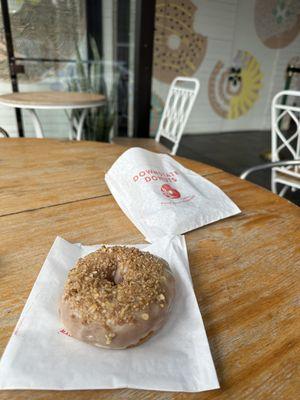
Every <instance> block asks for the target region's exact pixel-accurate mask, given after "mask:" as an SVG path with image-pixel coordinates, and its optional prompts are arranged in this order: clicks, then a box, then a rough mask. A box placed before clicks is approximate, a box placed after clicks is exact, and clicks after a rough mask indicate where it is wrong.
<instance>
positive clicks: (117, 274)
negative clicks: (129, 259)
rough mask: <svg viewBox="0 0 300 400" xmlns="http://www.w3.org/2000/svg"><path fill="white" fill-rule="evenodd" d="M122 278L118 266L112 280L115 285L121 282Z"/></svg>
mask: <svg viewBox="0 0 300 400" xmlns="http://www.w3.org/2000/svg"><path fill="white" fill-rule="evenodd" d="M123 280H124V278H123V275H122V273H121V271H120V268H117V269H116V271H115V273H114V275H113V282H114V284H115V285H119V283H122V282H123Z"/></svg>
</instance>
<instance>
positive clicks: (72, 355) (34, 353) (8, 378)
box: [0, 236, 219, 392]
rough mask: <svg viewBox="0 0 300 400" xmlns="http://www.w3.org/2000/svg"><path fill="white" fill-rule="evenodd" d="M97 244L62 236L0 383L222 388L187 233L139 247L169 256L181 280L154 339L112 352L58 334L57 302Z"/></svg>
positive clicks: (35, 386)
mask: <svg viewBox="0 0 300 400" xmlns="http://www.w3.org/2000/svg"><path fill="white" fill-rule="evenodd" d="M98 247H99V246H82V245H81V244H71V243H68V242H67V241H65V240H64V239H62V238H60V237H57V238H56V240H55V242H54V244H53V246H52V248H51V250H50V252H49V254H48V256H47V258H46V260H45V263H44V265H43V267H42V269H41V272H40V274H39V276H38V278H37V280H36V282H35V284H34V287H33V289H32V291H31V293H30V296H29V298H28V300H27V302H26V305H25V307H24V309H23V312H22V314H21V317H20V319H19V322H18V324H17V326H16V328H15V331H14V333H13V335H12V337H11V339H10V341H9V343H8V345H7V347H6V350H5V352H4V355H3V357H2V360H1V364H0V388H1V389H55V390H71V389H104V388H124V387H130V388H140V389H149V390H170V391H189V392H197V391H203V390H210V389H216V388H218V387H219V384H218V379H217V376H216V372H215V369H214V364H213V361H212V358H211V354H210V350H209V345H208V341H207V337H206V334H205V329H204V326H203V322H202V318H201V314H200V312H199V308H198V305H197V301H196V298H195V294H194V291H193V287H192V282H191V278H190V273H189V266H188V258H187V251H186V245H185V240H184V238H183V237H179V236H177V237H174V238H172V239H170V238H164V239H161V240H158V241H156V242H155V243H152V244H143V245H137V246H136V247H139V248H140V249H141V250H145V251H149V252H151V253H153V254H155V255H157V256H160V257H163V258H164V259H166V260H167V262H168V263H169V264H170V266H171V269H172V270H173V272H174V274H175V277H176V298H175V303H174V307H173V309H172V312H171V314H170V317H169V319H168V321H167V323H166V324H165V325H164V327H163V328H162V329H161V330H160V331H159V332H158V333H157V334H156V335H155V336H153V337H152V338H151V339H150V340H149V341H147V342H146V343H144V344H142V345H140V346H138V347H135V348H131V349H127V350H106V349H100V348H96V347H94V346H91V345H88V344H85V343H83V342H80V341H77V340H75V339H73V338H71V337H69V336H67V335H65V334H63V333H61V332H60V331H61V330H62V328H63V327H62V325H61V324H60V322H59V319H58V312H57V306H58V300H59V297H60V296H61V294H62V291H63V286H64V282H65V280H66V277H67V273H68V271H69V270H70V268H72V267H73V265H74V264H75V262H76V261H77V259H78V258H79V257H83V256H85V255H86V254H88V253H90V252H91V251H94V250H96V249H97V248H98ZM62 332H63V331H62Z"/></svg>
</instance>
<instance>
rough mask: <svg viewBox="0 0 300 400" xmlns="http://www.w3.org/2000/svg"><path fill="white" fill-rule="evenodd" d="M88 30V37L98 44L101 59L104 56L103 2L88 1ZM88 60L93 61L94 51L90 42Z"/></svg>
mask: <svg viewBox="0 0 300 400" xmlns="http://www.w3.org/2000/svg"><path fill="white" fill-rule="evenodd" d="M85 9H86V29H87V37H88V39H89V37H90V36H92V37H93V38H94V39H95V41H96V44H97V47H98V51H99V54H100V57H101V58H102V56H103V40H102V36H103V35H102V25H101V24H102V0H86V2H85ZM87 48H88V59H89V60H92V59H93V53H92V49H91V46H90V43H89V40H88V43H87Z"/></svg>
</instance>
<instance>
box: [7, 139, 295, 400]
mask: <svg viewBox="0 0 300 400" xmlns="http://www.w3.org/2000/svg"><path fill="white" fill-rule="evenodd" d="M29 144H30V145H31V146H32V148H33V147H36V151H35V152H33V153H29V154H36V153H37V152H38V153H39V154H40V156H39V158H38V159H36V160H31V162H32V163H33V164H34V165H35V166H34V165H32V164H31V163H30V162H29V159H30V158H31V157H32V156H29V155H28V153H26V152H27V151H29V150H28V147H30V146H29ZM22 146H23V147H24V151H23V152H21V150H20V149H21V148H22ZM52 146H54V147H52ZM16 148H18V150H17V149H16ZM32 148H31V150H30V151H32ZM51 148H52V149H53V152H52V153H51V150H50V149H51ZM67 148H69V149H72V151H73V152H74V153H75V154H76V153H77V154H78V158H82V156H83V155H85V156H86V157H87V154H88V153H89V152H90V154H91V158H92V159H94V160H98V161H97V162H95V164H94V167H91V164H89V163H88V162H87V163H84V164H83V166H82V167H81V170H80V176H81V179H78V180H77V181H76V182H73V185H80V180H85V181H86V183H85V185H86V186H85V187H83V188H82V198H80V193H81V191H79V195H78V193H77V192H76V191H75V190H73V191H71V190H72V189H71V186H72V185H71V184H69V183H67V181H68V180H69V177H70V171H68V168H69V167H68V165H69V164H68V162H66V164H65V171H66V175H65V180H64V178H63V177H64V173H63V171H61V172H60V174H61V176H60V181H59V182H60V184H59V183H58V182H57V186H56V188H55V190H54V189H52V190H51V191H49V192H48V195H49V196H50V193H53V196H54V192H55V191H57V192H65V191H71V193H73V196H74V201H65V202H64V203H63V204H60V203H57V204H56V203H55V201H57V199H60V200H64V199H65V198H64V197H61V196H62V195H61V194H59V195H57V197H53V199H52V200H51V201H50V202H48V201H47V200H46V196H45V198H38V200H37V203H35V200H34V199H35V197H36V195H37V193H38V191H39V189H40V191H43V190H46V189H45V186H44V185H45V184H46V182H48V179H49V185H50V186H51V185H52V184H53V182H55V180H53V179H54V178H53V177H52V175H51V173H50V171H48V169H47V168H46V167H44V168H42V170H43V171H44V172H43V173H41V172H40V168H41V165H43V160H44V159H46V160H47V162H46V165H47V166H48V168H51V162H50V161H51V157H52V160H53V164H52V166H53V168H58V164H57V163H58V160H57V158H59V159H60V162H61V163H62V164H61V165H60V166H61V167H62V168H63V165H64V164H63V160H65V159H66V160H68V157H71V160H72V159H73V157H74V158H76V157H75V156H71V155H70V154H71V150H70V153H69V152H68V150H67ZM95 148H97V149H99V150H100V149H101V151H100V153H101V154H102V156H103V161H102V162H101V157H99V159H98V156H95V155H94V156H93V155H92V154H93V152H94V150H95ZM4 149H5V153H6V154H8V153H10V154H11V157H15V155H16V154H18V159H17V160H16V164H15V165H16V176H19V178H20V179H19V180H18V181H15V192H10V194H9V196H8V197H7V198H6V200H5V199H4V198H2V197H1V202H0V204H1V207H0V209H1V212H2V206H3V205H4V204H5V203H6V202H10V203H11V207H10V209H9V214H7V210H6V211H5V212H4V213H3V214H2V216H0V237H1V246H0V248H1V251H0V290H1V310H0V313H1V314H0V315H1V322H0V328H1V329H0V346H1V352H3V350H4V348H5V346H6V344H7V342H8V340H9V337H10V335H11V334H12V332H13V329H14V327H15V325H16V322H17V320H18V318H19V315H20V313H21V311H22V308H23V306H24V304H25V302H26V299H27V297H28V295H29V292H30V290H31V288H32V285H33V284H34V282H35V280H36V277H37V274H38V272H39V270H40V268H41V265H42V263H43V261H44V259H45V257H46V256H47V253H48V251H49V249H50V246H51V245H52V243H53V241H54V239H55V237H56V236H57V235H60V236H62V237H64V238H65V239H66V240H69V241H71V242H79V241H80V242H82V243H85V244H95V243H103V242H105V243H112V244H113V243H124V244H125V243H139V242H142V241H143V237H142V235H141V234H140V232H139V231H138V230H137V229H136V228H135V227H134V226H133V225H132V223H131V222H130V221H129V220H128V219H127V218H126V216H125V215H124V214H123V213H122V211H121V210H120V208H119V207H118V205H117V204H116V202H115V201H114V199H113V197H112V196H111V195H109V194H108V192H107V191H105V189H104V184H103V182H102V181H103V172H101V171H104V170H105V169H106V168H107V167H108V166H109V165H110V164H111V163H112V162H113V161H114V160H115V159H116V157H117V156H118V155H119V154H120V153H121V152H122V150H120V148H118V147H117V146H113V145H103V144H95V143H85V142H80V143H76V145H73V143H72V142H59V141H53V143H52V142H51V143H50V141H46V140H45V141H44V140H39V139H33V140H27V139H20V140H11V139H8V140H5V139H3V140H2V139H1V140H0V160H1V159H3V152H4V151H3V150H4ZM26 149H27V150H26ZM38 149H39V151H38ZM54 149H55V150H54ZM59 149H61V150H59ZM93 149H94V150H93ZM49 152H50V153H49ZM22 154H23V156H22ZM26 154H27V156H26ZM43 156H44V157H43ZM8 158H9V157H7V156H6V157H5V159H6V160H7V159H8ZM83 158H84V157H83ZM69 160H70V159H69ZM180 161H183V163H184V164H185V166H187V167H190V168H191V169H193V170H194V171H195V172H199V173H203V172H204V171H206V172H205V174H206V177H207V179H209V180H210V181H211V182H213V183H215V184H217V185H218V186H219V187H221V188H222V189H223V190H224V191H225V193H227V194H228V195H229V196H230V197H231V198H232V199H233V200H234V201H235V202H236V203H237V205H238V206H239V207H240V208H241V210H242V213H241V214H239V215H238V216H235V217H232V218H228V219H225V220H222V221H219V222H217V223H214V224H211V225H208V226H205V227H203V228H201V229H197V230H195V231H193V232H190V233H188V234H187V235H186V240H187V245H188V254H189V260H190V268H191V274H192V279H193V284H194V288H195V293H196V297H197V300H198V303H199V306H200V309H201V313H202V317H203V320H204V324H205V327H206V331H207V335H208V339H209V342H210V346H211V351H212V355H213V359H214V362H215V365H216V369H217V373H218V377H219V380H220V385H221V389H220V390H214V391H209V392H202V393H194V394H187V393H170V392H150V391H143V390H130V389H122V390H101V391H100V390H99V391H70V392H69V391H68V392H63V391H2V392H0V399H1V400H3V399H12V400H15V399H33V400H36V399H40V400H42V399H45V400H46V399H47V400H48V399H58V400H60V399H62V400H67V399H69V400H71V399H72V400H87V399H89V400H91V399H93V400H94V399H95V400H96V399H97V400H99V399H107V400H108V399H112V400H114V399H124V400H125V399H137V400H152V399H153V400H154V399H159V400H169V399H176V400H188V399H200V400H202V399H206V400H208V399H226V400H227V399H232V400H240V399H241V400H243V399H251V400H269V399H270V400H273V399H276V400H277V399H283V400H289V399H296V398H298V397H299V376H298V375H297V364H298V363H299V332H300V324H299V318H297V304H298V303H299V283H298V282H299V273H298V271H299V266H300V248H299V242H300V233H299V222H300V211H299V210H300V209H299V208H298V207H296V206H294V205H292V204H290V203H288V202H287V201H286V200H284V199H281V198H279V197H277V196H275V195H273V194H272V193H270V192H268V191H266V190H264V189H262V188H260V187H258V186H255V185H253V184H251V183H249V182H247V181H241V180H239V179H238V178H236V177H234V176H232V175H230V174H227V173H225V172H222V171H220V170H216V169H214V168H212V169H210V167H208V166H207V167H206V168H207V169H205V165H203V164H198V163H196V162H193V161H189V160H184V159H181V160H180ZM11 162H12V163H13V161H12V160H11ZM22 163H23V164H22ZM6 165H7V164H6ZM22 165H23V170H24V171H23V172H24V173H25V170H26V169H27V168H29V170H28V175H27V176H26V181H27V184H28V185H29V187H30V188H31V190H33V191H36V192H34V193H35V194H33V195H32V197H30V196H29V194H26V196H25V198H26V199H27V203H26V204H27V206H28V207H27V208H23V209H21V208H20V206H19V204H18V197H19V193H18V190H17V189H18V185H19V187H20V192H22V191H23V190H24V183H23V181H22V179H21V175H19V174H21V170H22V168H21V166H22ZM101 168H102V169H101ZM8 169H9V171H10V172H9V174H10V177H11V179H13V165H12V164H10V166H9V168H8ZM90 169H93V170H94V173H95V174H96V175H97V179H96V178H95V177H93V176H92V174H91V172H90ZM99 169H101V171H100V172H99ZM0 171H1V176H0V191H1V195H2V192H3V186H2V181H3V179H4V176H5V174H3V172H2V162H1V161H0ZM47 171H48V172H49V173H50V175H49V177H48V174H47ZM35 173H37V174H38V177H39V179H37V180H35ZM23 176H24V175H23ZM40 178H42V179H40ZM51 179H52V181H51ZM89 180H90V181H91V184H90V186H89V185H88V181H89ZM97 180H98V183H99V185H98V187H96V186H97V185H96V181H97ZM32 181H33V182H32ZM17 182H19V183H17ZM42 182H43V183H42ZM8 183H9V181H7V182H6V185H7V184H8ZM40 185H42V186H40ZM101 187H102V188H103V189H99V188H101ZM65 188H67V190H65ZM97 190H98V192H97ZM101 190H103V191H102V192H101ZM95 193H96V195H95ZM91 194H92V195H91ZM90 195H91V197H89V196H90ZM28 196H29V197H28ZM30 199H31V200H30ZM30 201H31V202H32V204H30ZM43 202H44V203H43ZM41 204H44V205H42V206H41ZM36 205H38V207H36ZM14 207H15V211H14Z"/></svg>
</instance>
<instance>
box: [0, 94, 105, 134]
mask: <svg viewBox="0 0 300 400" xmlns="http://www.w3.org/2000/svg"><path fill="white" fill-rule="evenodd" d="M104 100H105V97H104V96H102V95H100V94H96V93H78V92H54V91H53V92H15V93H7V94H2V95H0V105H2V106H6V107H13V108H21V109H25V110H27V111H28V112H29V114H30V117H31V120H32V123H33V126H34V130H35V135H36V137H37V138H43V137H44V133H43V128H42V125H41V122H40V120H39V118H38V115H37V113H36V110H37V109H47V110H64V111H65V113H66V116H67V118H68V120H69V123H70V132H69V139H73V131H74V129H75V131H76V136H75V138H76V140H81V134H82V128H83V124H84V120H85V118H86V115H87V111H88V109H89V108H93V107H100V106H102V105H103V103H104ZM67 110H80V116H79V119H78V121H77V120H76V119H75V118H74V117H72V114H71V115H69V114H68V113H67Z"/></svg>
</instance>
